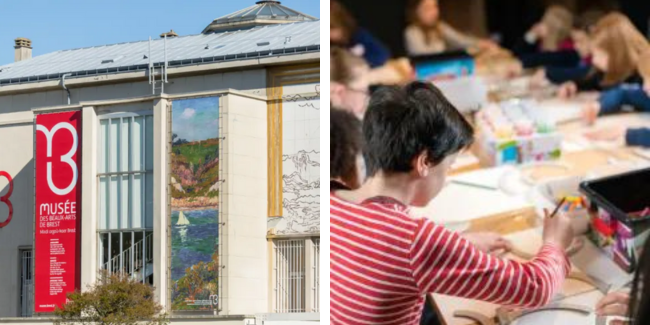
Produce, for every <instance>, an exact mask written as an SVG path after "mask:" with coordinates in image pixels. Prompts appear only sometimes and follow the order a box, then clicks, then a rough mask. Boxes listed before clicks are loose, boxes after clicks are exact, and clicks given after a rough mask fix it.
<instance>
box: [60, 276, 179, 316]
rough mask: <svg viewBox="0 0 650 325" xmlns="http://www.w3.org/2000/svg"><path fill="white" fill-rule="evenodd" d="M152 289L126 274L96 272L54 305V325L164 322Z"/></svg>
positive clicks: (162, 313)
mask: <svg viewBox="0 0 650 325" xmlns="http://www.w3.org/2000/svg"><path fill="white" fill-rule="evenodd" d="M153 297H154V288H153V287H152V286H150V285H148V284H144V283H140V282H138V281H136V280H134V279H131V278H129V276H128V275H119V274H108V273H105V272H102V273H100V276H99V279H98V281H97V283H95V284H92V285H89V286H88V289H87V290H86V291H84V292H79V291H78V290H77V291H75V292H73V293H69V294H68V295H67V298H68V302H67V303H66V304H65V305H63V306H62V308H56V310H55V311H54V314H55V315H56V316H58V318H57V319H56V320H55V321H54V325H86V324H87V325H136V324H139V325H140V324H145V325H166V324H169V318H168V317H167V314H166V313H164V312H163V307H162V306H161V305H160V304H158V303H157V302H155V301H154V298H153Z"/></svg>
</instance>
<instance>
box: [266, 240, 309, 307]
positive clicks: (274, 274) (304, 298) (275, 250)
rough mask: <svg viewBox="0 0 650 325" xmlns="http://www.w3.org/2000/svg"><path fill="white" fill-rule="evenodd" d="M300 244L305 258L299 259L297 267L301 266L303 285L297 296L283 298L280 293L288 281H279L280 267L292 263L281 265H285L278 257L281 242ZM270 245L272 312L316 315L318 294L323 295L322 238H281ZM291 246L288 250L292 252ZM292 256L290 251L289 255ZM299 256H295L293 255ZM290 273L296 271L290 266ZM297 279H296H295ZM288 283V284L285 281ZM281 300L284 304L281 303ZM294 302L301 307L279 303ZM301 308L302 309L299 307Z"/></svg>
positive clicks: (302, 256) (300, 257) (272, 241)
mask: <svg viewBox="0 0 650 325" xmlns="http://www.w3.org/2000/svg"><path fill="white" fill-rule="evenodd" d="M289 241H297V242H301V243H302V247H301V249H302V255H301V256H299V257H298V258H299V261H298V264H302V267H303V269H302V272H303V276H302V281H301V282H302V283H300V284H299V285H301V286H302V288H300V289H301V290H300V291H299V292H298V295H299V296H298V297H296V298H295V299H294V298H291V297H282V296H281V293H280V292H279V290H280V287H282V286H281V285H280V283H281V281H287V279H286V278H285V279H280V278H279V276H280V273H281V272H282V271H281V270H280V268H282V267H286V264H291V262H284V264H285V265H280V263H283V262H281V261H279V259H278V254H279V253H280V252H279V249H280V248H279V245H278V243H281V242H289ZM270 245H271V257H270V268H271V279H270V282H271V283H270V289H271V290H270V292H269V295H270V299H271V312H272V313H291V314H295V313H317V312H319V310H320V305H319V298H318V294H319V293H320V284H319V277H320V271H319V267H320V236H298V237H281V238H272V239H271V240H270ZM292 248H293V247H290V248H289V249H292ZM289 254H291V252H289ZM294 256H296V255H294ZM288 271H289V272H292V271H293V272H295V271H294V270H293V269H292V268H291V267H289V270H288ZM294 280H295V279H294ZM285 284H286V282H285ZM280 300H282V301H280ZM292 300H297V301H298V302H299V303H300V304H302V306H292V305H288V306H280V305H279V304H281V303H282V304H286V303H287V302H289V304H291V303H292ZM296 307H302V308H296Z"/></svg>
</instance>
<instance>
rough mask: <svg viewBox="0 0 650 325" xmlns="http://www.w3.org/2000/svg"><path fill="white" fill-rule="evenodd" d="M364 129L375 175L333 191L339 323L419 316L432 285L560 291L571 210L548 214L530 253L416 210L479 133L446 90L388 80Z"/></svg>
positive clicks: (530, 297) (494, 297)
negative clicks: (485, 247)
mask: <svg viewBox="0 0 650 325" xmlns="http://www.w3.org/2000/svg"><path fill="white" fill-rule="evenodd" d="M362 129H363V131H362V134H363V140H364V141H363V143H364V145H363V149H362V150H363V155H364V160H365V163H366V170H367V173H366V174H367V178H366V180H365V182H364V183H363V185H361V187H359V188H358V189H356V190H338V191H333V192H331V193H330V237H331V238H330V279H331V284H330V306H331V307H330V323H331V324H384V325H391V324H395V325H397V324H400V325H404V324H405V325H414V324H418V323H419V321H420V317H421V313H422V305H423V302H424V300H425V295H427V294H430V293H439V294H446V295H451V296H458V297H463V298H469V299H477V300H482V301H488V302H492V303H496V304H502V305H507V306H517V307H527V308H535V307H540V306H543V305H546V304H548V303H549V302H550V301H551V300H552V298H553V296H554V295H555V294H556V293H557V292H558V291H559V290H560V289H561V286H562V283H563V282H564V279H565V278H566V276H567V274H568V273H569V271H570V270H571V264H570V261H569V259H568V257H567V256H566V254H565V249H566V248H567V247H568V246H569V245H570V243H571V240H572V238H573V229H572V227H571V221H570V219H569V218H568V216H566V215H565V214H563V213H560V214H557V215H556V216H555V217H552V218H551V217H549V216H548V214H547V216H546V217H545V218H544V222H543V223H544V231H543V240H544V245H543V246H542V248H541V249H540V251H539V252H538V254H537V256H536V257H535V258H534V259H532V260H530V261H528V262H524V263H520V262H517V261H512V260H508V259H501V258H498V257H495V256H492V255H490V254H487V253H485V252H484V251H482V250H481V249H479V248H478V247H477V246H476V245H474V244H472V243H471V242H470V241H468V240H467V239H465V238H463V237H461V235H459V234H458V233H456V232H453V231H450V230H448V229H446V228H445V227H443V226H441V225H439V224H436V223H435V222H434V221H432V220H431V219H429V218H414V217H412V216H411V215H410V214H409V209H410V208H409V207H410V206H416V207H422V206H425V205H427V204H428V203H429V202H430V201H431V200H432V199H433V198H434V197H435V196H436V195H437V194H438V193H439V192H440V190H441V189H442V186H443V184H444V183H445V178H446V176H445V175H446V173H447V172H448V170H449V169H450V168H451V166H452V165H453V162H454V160H455V159H456V157H457V155H458V153H459V152H460V151H461V150H463V149H464V148H467V147H468V146H469V145H470V144H471V143H472V141H473V137H474V136H473V134H474V132H473V130H472V127H471V126H470V124H469V123H468V122H467V121H466V120H465V119H464V118H463V116H462V115H461V114H460V113H459V112H458V110H457V109H456V108H455V107H454V106H453V105H452V104H451V103H450V102H449V101H448V100H447V99H446V98H445V97H444V95H443V94H442V93H441V92H440V90H438V89H437V88H436V87H435V86H433V85H431V84H427V83H421V82H414V83H411V84H409V85H406V86H403V87H397V86H392V87H384V88H381V89H379V90H377V91H376V92H375V93H374V94H373V96H372V98H371V100H370V104H369V107H368V111H367V112H366V115H365V118H364V121H363V126H362ZM439 213H444V211H440V212H439Z"/></svg>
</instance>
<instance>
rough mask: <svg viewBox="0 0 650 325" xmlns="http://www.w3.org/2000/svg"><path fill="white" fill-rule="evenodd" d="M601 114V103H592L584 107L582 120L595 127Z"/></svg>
mask: <svg viewBox="0 0 650 325" xmlns="http://www.w3.org/2000/svg"><path fill="white" fill-rule="evenodd" d="M599 113H600V103H599V102H597V101H594V102H590V103H588V104H586V105H585V106H584V107H582V120H583V121H585V123H587V125H593V124H594V123H596V119H597V118H598V114H599Z"/></svg>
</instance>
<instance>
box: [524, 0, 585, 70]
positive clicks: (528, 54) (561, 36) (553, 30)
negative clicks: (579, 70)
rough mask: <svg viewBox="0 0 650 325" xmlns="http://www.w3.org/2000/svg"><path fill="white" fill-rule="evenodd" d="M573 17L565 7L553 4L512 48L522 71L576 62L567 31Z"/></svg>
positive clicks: (572, 64) (578, 57) (575, 55)
mask: <svg viewBox="0 0 650 325" xmlns="http://www.w3.org/2000/svg"><path fill="white" fill-rule="evenodd" d="M572 27H573V14H572V13H571V11H569V10H568V9H566V8H565V7H562V6H558V5H553V6H550V7H548V8H547V9H546V11H545V12H544V16H543V17H542V19H541V20H540V21H539V22H538V23H536V24H535V25H533V27H531V28H530V30H529V31H528V32H527V33H526V35H525V36H524V38H523V39H522V40H521V41H520V42H519V43H518V44H517V45H515V47H514V48H513V52H514V53H515V55H516V56H517V57H518V58H519V60H521V63H522V65H523V67H524V68H535V67H544V66H558V67H571V66H575V65H577V64H578V62H580V55H579V54H578V53H577V52H576V51H575V49H574V43H573V39H572V38H571V31H572Z"/></svg>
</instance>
